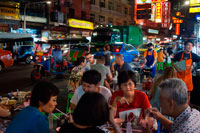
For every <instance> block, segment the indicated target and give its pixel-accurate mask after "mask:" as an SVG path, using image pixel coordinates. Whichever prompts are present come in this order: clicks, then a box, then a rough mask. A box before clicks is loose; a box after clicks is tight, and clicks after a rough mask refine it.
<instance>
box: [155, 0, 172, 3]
mask: <svg viewBox="0 0 200 133" xmlns="http://www.w3.org/2000/svg"><path fill="white" fill-rule="evenodd" d="M166 1H168V0H152V2H153V3H154V2H166Z"/></svg>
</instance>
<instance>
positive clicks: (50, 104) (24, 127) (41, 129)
mask: <svg viewBox="0 0 200 133" xmlns="http://www.w3.org/2000/svg"><path fill="white" fill-rule="evenodd" d="M58 93H59V89H58V88H57V87H56V86H55V85H53V84H52V83H49V82H45V81H43V82H39V83H38V84H37V85H36V86H35V87H34V88H33V90H32V96H31V100H30V106H28V107H26V108H24V109H23V110H22V111H20V112H19V113H18V114H17V116H16V117H15V118H14V119H13V120H12V121H11V123H10V124H9V125H8V128H7V129H6V133H49V132H50V131H49V122H48V117H47V116H46V115H43V114H42V112H45V113H47V114H50V113H52V112H53V110H54V109H55V107H56V105H57V102H56V99H57V95H58Z"/></svg>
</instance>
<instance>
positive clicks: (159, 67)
mask: <svg viewBox="0 0 200 133" xmlns="http://www.w3.org/2000/svg"><path fill="white" fill-rule="evenodd" d="M158 70H162V71H163V70H164V65H163V62H158Z"/></svg>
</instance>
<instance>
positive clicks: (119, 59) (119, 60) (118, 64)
mask: <svg viewBox="0 0 200 133" xmlns="http://www.w3.org/2000/svg"><path fill="white" fill-rule="evenodd" d="M114 70H117V71H118V72H120V71H127V70H131V71H132V68H131V66H130V65H129V64H128V63H126V62H124V57H123V55H122V54H116V56H115V61H113V62H112V64H111V71H112V72H113V71H114Z"/></svg>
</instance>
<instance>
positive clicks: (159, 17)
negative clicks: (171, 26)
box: [156, 3, 162, 23]
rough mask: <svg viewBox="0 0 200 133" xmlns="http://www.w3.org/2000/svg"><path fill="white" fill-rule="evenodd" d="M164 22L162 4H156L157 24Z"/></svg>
mask: <svg viewBox="0 0 200 133" xmlns="http://www.w3.org/2000/svg"><path fill="white" fill-rule="evenodd" d="M161 22H162V3H156V23H161Z"/></svg>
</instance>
